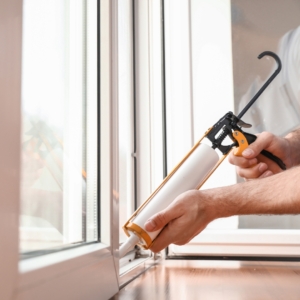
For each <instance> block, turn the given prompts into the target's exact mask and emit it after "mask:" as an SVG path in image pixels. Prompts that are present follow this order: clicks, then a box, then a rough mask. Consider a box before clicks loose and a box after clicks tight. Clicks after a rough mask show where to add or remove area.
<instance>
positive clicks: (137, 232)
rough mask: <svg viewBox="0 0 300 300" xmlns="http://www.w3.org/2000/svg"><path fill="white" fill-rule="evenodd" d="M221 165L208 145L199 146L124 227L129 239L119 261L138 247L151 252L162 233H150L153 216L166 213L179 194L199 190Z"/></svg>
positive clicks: (121, 251) (124, 245)
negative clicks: (146, 225)
mask: <svg viewBox="0 0 300 300" xmlns="http://www.w3.org/2000/svg"><path fill="white" fill-rule="evenodd" d="M218 161H219V156H218V154H217V153H216V151H215V150H214V149H212V148H211V147H210V146H208V145H206V144H200V143H199V144H198V145H197V144H196V145H195V146H194V147H193V148H192V150H191V151H190V152H189V153H188V154H187V156H186V157H185V158H184V159H183V160H182V161H181V163H179V165H178V167H176V168H175V169H174V170H173V171H172V172H171V173H170V174H169V175H168V177H167V178H166V180H165V181H164V182H163V183H162V184H161V186H160V187H158V189H157V190H156V191H154V193H153V194H152V195H151V196H150V197H149V199H148V200H147V201H146V204H143V205H142V206H141V208H139V209H138V210H137V211H136V213H134V214H133V216H132V217H131V218H130V219H129V220H128V221H127V223H126V224H125V225H124V226H123V229H124V231H125V233H126V234H127V235H128V236H129V239H128V240H127V241H125V242H124V243H123V245H122V246H121V247H120V251H119V257H122V256H124V255H125V254H126V253H127V252H128V251H129V250H130V249H131V248H133V247H134V246H135V245H136V244H139V245H140V246H142V247H143V248H145V249H148V248H149V247H150V246H151V244H152V242H153V240H154V239H155V238H156V237H157V235H158V234H159V232H160V231H161V229H160V230H157V231H154V232H148V231H146V230H145V227H144V224H145V223H146V221H147V220H148V219H149V218H150V217H152V216H153V215H154V214H156V213H158V212H160V211H162V210H163V209H165V208H166V207H167V206H168V205H169V204H171V203H172V201H173V200H174V199H175V198H176V197H177V196H179V195H180V194H182V193H184V192H186V191H188V190H192V189H195V188H197V187H198V186H199V185H200V184H201V183H202V182H203V180H205V179H206V177H207V175H208V174H209V173H210V172H211V171H212V170H213V168H214V167H215V166H216V164H217V163H218Z"/></svg>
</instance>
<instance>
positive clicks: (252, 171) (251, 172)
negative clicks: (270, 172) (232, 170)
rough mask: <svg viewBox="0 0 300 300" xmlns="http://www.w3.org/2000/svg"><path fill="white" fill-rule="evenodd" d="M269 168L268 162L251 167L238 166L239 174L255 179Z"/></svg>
mask: <svg viewBox="0 0 300 300" xmlns="http://www.w3.org/2000/svg"><path fill="white" fill-rule="evenodd" d="M267 169H268V165H267V164H265V163H259V164H257V165H255V166H253V167H251V168H237V174H238V175H239V176H240V177H242V178H246V179H254V178H258V177H260V176H261V175H262V174H263V173H264V172H265V171H267Z"/></svg>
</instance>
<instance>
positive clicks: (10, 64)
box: [0, 0, 119, 300]
mask: <svg viewBox="0 0 300 300" xmlns="http://www.w3.org/2000/svg"><path fill="white" fill-rule="evenodd" d="M22 4H23V3H22V1H10V0H5V1H2V2H1V4H0V7H1V12H0V15H1V19H2V20H4V22H3V23H2V24H1V27H0V36H1V40H7V43H6V44H5V49H4V51H3V52H2V51H1V55H0V65H1V66H3V67H1V70H0V74H1V78H5V81H3V86H2V80H1V83H0V84H1V91H0V95H1V99H2V101H3V102H2V105H3V106H2V107H3V108H5V109H3V110H1V112H0V114H1V116H2V126H1V129H0V135H1V136H2V137H3V140H7V142H6V147H5V148H4V149H2V150H1V151H2V153H1V156H0V161H1V163H2V165H3V166H5V168H4V171H5V172H4V171H3V172H2V171H0V179H1V183H5V182H8V184H1V190H0V195H1V201H0V207H1V215H3V217H1V218H0V224H1V229H0V236H1V238H2V241H5V243H3V246H2V245H1V247H0V254H1V258H0V260H1V266H2V268H1V271H0V273H1V278H3V279H2V280H1V296H2V297H3V299H11V297H12V295H14V298H15V299H49V300H50V299H53V298H57V299H83V298H85V297H89V299H91V298H93V299H94V298H95V299H96V298H97V299H107V298H109V297H111V296H113V295H114V294H115V293H117V292H118V290H119V282H118V268H117V266H118V255H117V252H118V247H119V244H118V235H116V234H115V233H116V232H117V230H116V228H118V225H119V224H114V222H113V220H115V219H116V215H117V213H118V212H116V211H115V210H114V209H113V203H114V202H115V201H116V199H115V198H114V195H113V193H112V188H113V187H114V185H115V184H116V183H115V182H114V177H113V167H114V164H113V160H114V154H113V153H112V150H113V149H114V140H113V137H114V132H113V130H112V128H113V126H112V122H113V110H114V108H115V105H114V103H116V97H117V95H116V93H115V90H116V89H117V81H116V71H117V69H116V60H115V59H114V58H115V57H116V46H117V44H116V37H117V26H116V24H117V15H116V7H117V1H116V0H113V1H109V0H101V1H100V0H98V1H97V5H98V9H97V15H98V17H97V19H98V21H97V23H98V24H97V28H98V29H97V31H98V42H97V44H98V113H99V114H98V129H99V131H98V139H99V140H100V137H101V138H106V139H107V141H108V142H107V143H100V142H99V140H98V145H99V146H101V149H100V152H101V154H102V156H101V157H100V154H99V156H98V159H99V161H98V164H99V166H101V173H102V174H103V173H105V174H106V175H107V176H106V177H105V178H106V179H107V180H106V181H105V182H103V180H102V179H103V177H104V176H102V177H100V176H99V182H98V185H99V188H100V187H101V199H102V201H101V209H100V208H99V213H100V214H101V217H102V218H101V221H102V222H101V221H100V223H99V226H100V228H101V235H100V236H101V242H99V243H93V244H88V245H83V246H80V247H77V248H74V249H68V250H62V251H60V252H56V253H51V254H48V255H43V256H38V257H33V258H29V259H26V260H21V261H19V234H18V230H19V228H18V226H19V221H18V220H19V190H20V187H19V185H20V180H19V178H20V150H19V149H20V124H21V122H20V120H21V53H22V51H21V50H22V46H21V45H22ZM100 6H101V9H100ZM100 23H101V26H100ZM7 32H10V38H9V39H8V38H7V37H6V36H5V33H7ZM100 39H101V40H100ZM100 45H101V51H100V49H99V46H100ZM100 74H105V76H101V77H100ZM100 79H101V80H100ZM100 82H101V87H100ZM100 100H101V102H100ZM100 103H101V108H100ZM6 108H7V109H9V115H10V117H9V118H7V115H8V113H7V111H5V110H6ZM99 115H100V118H99ZM5 128H10V138H9V139H7V138H5V137H6V134H7V132H6V130H5ZM105 155H106V157H105V158H104V156H105ZM100 160H101V161H100ZM98 173H99V172H98ZM100 178H101V179H100ZM99 194H100V191H99ZM8 195H9V196H8ZM103 200H104V201H103ZM105 200H106V201H105ZM104 215H106V222H108V223H109V224H112V225H111V226H107V224H103V220H104ZM107 216H108V217H107ZM104 225H105V226H104ZM8 232H9V234H8ZM18 269H19V270H18ZM82 278H84V280H82ZM2 285H3V287H2Z"/></svg>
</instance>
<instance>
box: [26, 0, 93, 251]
mask: <svg viewBox="0 0 300 300" xmlns="http://www.w3.org/2000/svg"><path fill="white" fill-rule="evenodd" d="M91 6H93V7H94V9H95V8H96V1H89V2H88V4H87V2H86V1H84V0H76V1H68V0H65V1H46V0H44V1H35V0H24V2H23V55H22V141H21V147H22V152H21V154H22V155H21V158H22V161H21V162H22V165H21V166H22V168H21V171H22V173H21V215H20V251H21V252H22V253H28V252H32V251H38V250H43V249H50V248H57V247H62V246H66V245H75V244H79V243H84V242H91V241H95V240H97V239H98V231H97V226H98V222H97V127H96V126H97V86H96V80H97V68H96V65H97V44H96V43H97V28H96V26H97V23H96V18H97V15H96V10H94V11H93V12H91V10H89V8H90V7H91Z"/></svg>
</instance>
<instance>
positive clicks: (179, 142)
mask: <svg viewBox="0 0 300 300" xmlns="http://www.w3.org/2000/svg"><path fill="white" fill-rule="evenodd" d="M164 2H165V22H166V27H165V28H166V32H165V36H166V40H165V42H166V56H167V54H168V57H167V58H166V61H165V66H166V98H167V99H166V101H167V107H168V105H169V107H170V104H171V102H172V101H173V103H172V104H173V105H177V106H179V107H182V109H181V110H180V114H178V112H177V113H176V112H170V111H169V112H167V113H168V114H169V115H167V118H169V120H168V123H167V124H168V125H167V136H169V139H168V142H167V145H168V147H167V148H168V170H171V169H172V165H174V164H176V163H177V162H178V161H179V160H180V159H181V157H183V156H184V154H185V152H187V150H189V148H190V147H191V146H192V144H193V143H194V140H193V138H194V139H195V140H198V139H199V138H200V137H201V136H202V135H203V134H204V132H205V131H206V129H207V128H208V127H210V126H212V125H213V124H214V123H215V122H216V121H218V120H219V118H221V117H222V116H223V115H224V114H225V113H226V112H227V111H230V110H233V94H232V97H231V96H230V91H229V92H228V94H227V95H224V98H222V99H216V100H211V101H217V100H221V101H222V102H220V103H215V106H216V108H215V109H214V110H213V111H211V110H210V111H205V102H203V101H205V99H193V97H194V98H195V95H193V91H194V88H193V87H195V85H196V84H197V83H196V82H194V83H193V73H194V72H195V71H194V70H193V68H195V64H194V63H195V62H193V59H192V58H193V56H192V49H193V48H192V42H193V41H192V40H191V37H192V35H193V33H192V32H191V31H192V26H191V5H192V0H189V1H182V0H165V1H164ZM202 2H203V3H205V5H211V6H213V5H214V4H219V6H220V4H221V5H228V1H227V2H226V1H223V0H214V1H212V2H210V3H208V2H205V1H204V0H203V1H202ZM226 3H227V4H226ZM229 5H230V2H229ZM179 7H180V9H179ZM215 7H217V6H215ZM228 13H229V14H230V10H228ZM212 17H213V16H212ZM179 20H180V22H179ZM178 24H180V30H176V35H174V36H168V34H169V33H170V31H171V30H172V28H173V29H174V27H176V26H177V27H176V29H178ZM224 26H226V24H225V25H224ZM204 30H205V31H208V30H209V25H207V27H205V29H204ZM199 31H200V30H199ZM199 34H200V33H199ZM184 39H185V42H184V43H183V42H182V41H183V40H184ZM204 39H205V37H204ZM216 47H217V46H216ZM171 51H172V54H170V53H171ZM224 52H226V51H224ZM224 52H223V53H224ZM201 59H202V58H201ZM203 59H208V58H207V57H204V58H203ZM227 59H228V60H229V62H230V63H231V57H229V56H228V57H227ZM176 64H178V65H180V64H184V66H185V68H183V69H182V70H183V72H182V73H181V74H179V75H178V72H176ZM178 65H177V66H178ZM170 66H172V67H174V66H175V67H174V69H175V70H173V71H172V70H170ZM208 75H212V74H208ZM228 76H229V77H230V74H228ZM181 77H182V78H185V80H180V78H181ZM217 84H218V82H217V81H216V86H215V88H216V89H217V88H218V86H217ZM180 95H181V97H180ZM182 95H186V97H182ZM195 100H197V101H200V102H201V100H202V103H198V104H196V102H195ZM174 102H175V103H174ZM196 105H197V107H196ZM184 106H185V107H184ZM193 108H194V109H193ZM220 109H221V110H220ZM178 111H179V110H178ZM216 112H217V114H216ZM178 119H180V120H181V122H180V127H181V128H179V125H178V124H176V122H175V121H176V120H178ZM174 120H175V121H174ZM197 120H198V123H197ZM172 121H174V122H173V123H172ZM195 125H197V126H195ZM182 127H183V128H184V130H180V129H182ZM199 129H201V131H200V133H199ZM174 131H176V132H177V134H176V136H173V137H172V135H173V134H174ZM184 132H191V133H192V135H191V136H190V135H188V134H184ZM234 172H235V170H234V167H233V166H231V165H229V164H228V163H227V162H223V163H222V165H221V167H219V168H218V169H217V170H216V171H215V173H214V174H213V176H212V177H211V178H210V179H209V180H208V182H207V183H206V184H205V186H204V187H203V188H208V187H209V188H211V187H216V186H218V185H220V182H222V178H223V182H224V180H225V184H234V183H236V182H237V181H236V178H233V177H232V175H233V174H234ZM229 175H230V176H229ZM222 176H223V177H222ZM226 177H230V178H231V179H230V180H231V182H227V181H228V178H226ZM234 177H235V176H234ZM226 180H227V181H226ZM225 222H226V220H225ZM220 224H221V225H220ZM231 226H232V225H231ZM208 227H210V228H208V229H206V230H204V231H203V232H202V233H200V234H199V235H198V236H196V237H195V238H194V239H192V240H191V241H190V242H189V243H187V244H186V245H184V246H176V245H170V246H169V247H168V250H167V255H168V257H169V258H184V257H188V256H193V257H197V256H198V257H203V256H206V257H214V256H215V257H216V256H218V257H222V256H225V257H229V256H232V257H251V256H253V257H254V256H255V257H263V258H266V257H267V258H271V257H272V258H274V259H276V258H278V257H280V258H282V259H289V258H290V259H291V260H292V259H295V258H296V257H298V258H299V256H300V255H299V253H300V238H299V236H300V230H275V229H272V230H266V229H234V228H231V227H230V226H229V228H226V226H224V219H221V220H216V221H214V222H213V223H212V224H209V225H208ZM218 228H223V229H218Z"/></svg>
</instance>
